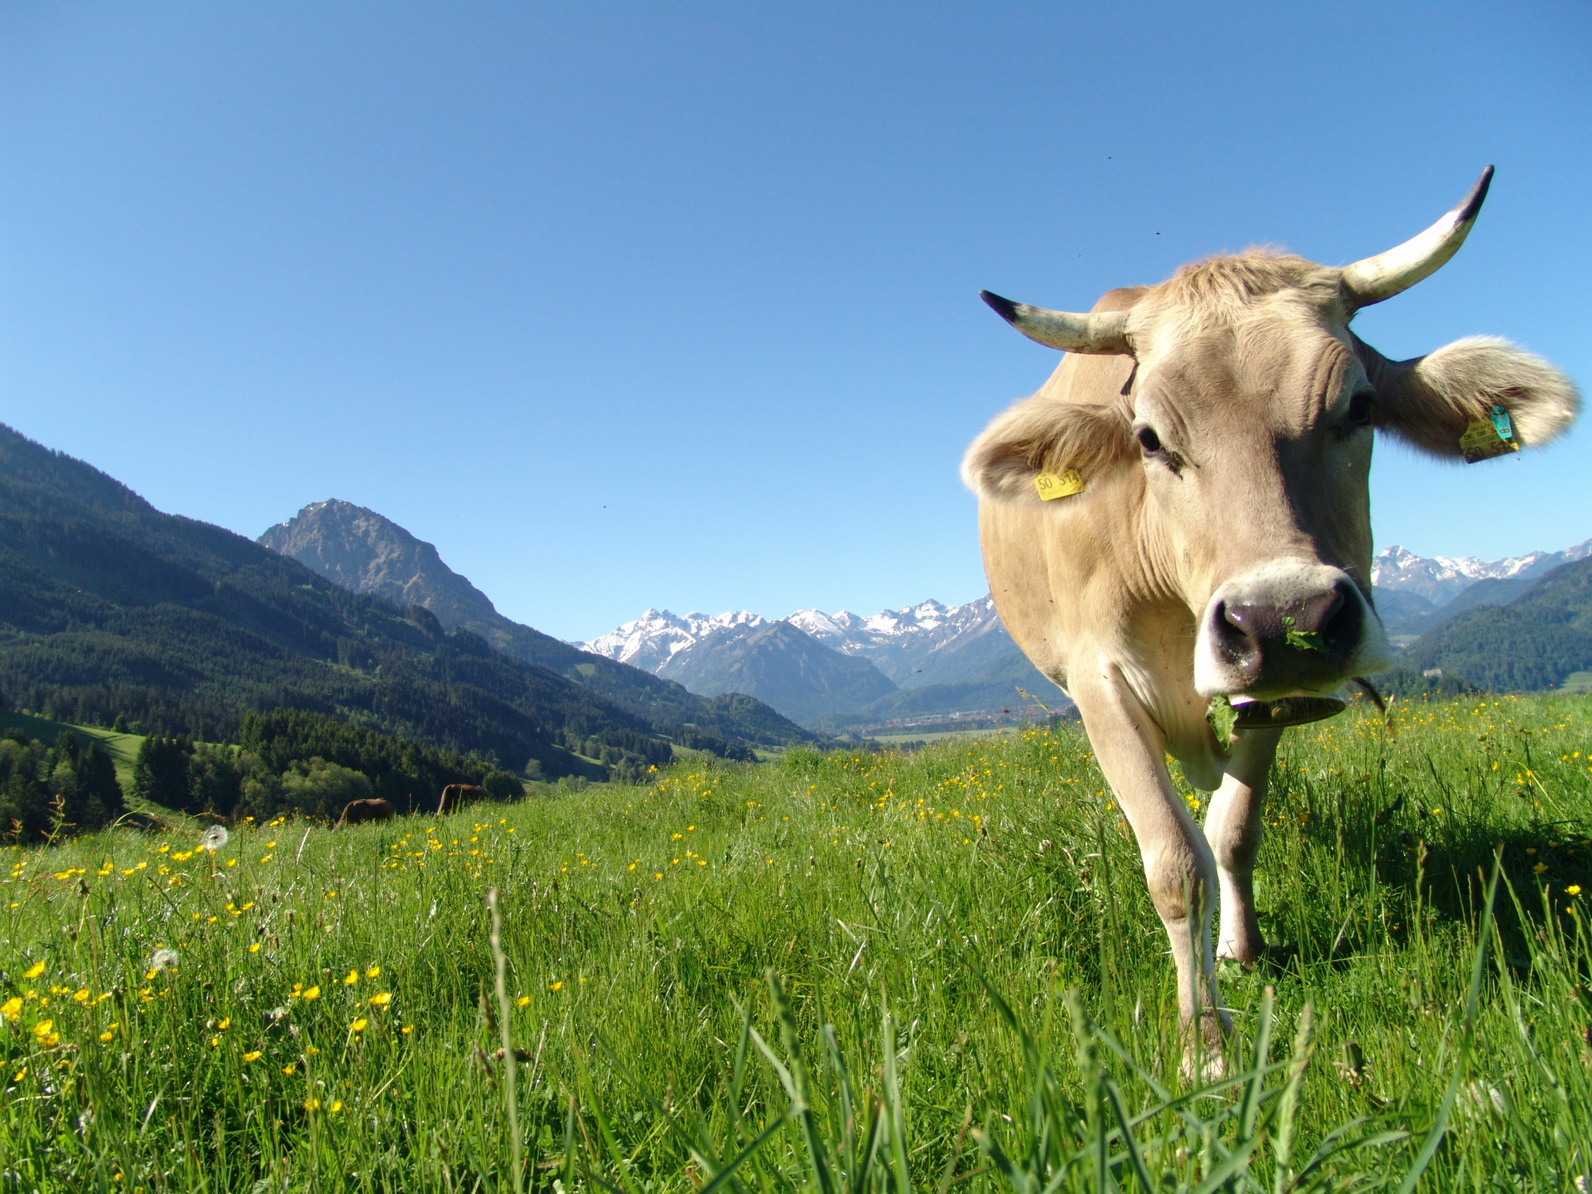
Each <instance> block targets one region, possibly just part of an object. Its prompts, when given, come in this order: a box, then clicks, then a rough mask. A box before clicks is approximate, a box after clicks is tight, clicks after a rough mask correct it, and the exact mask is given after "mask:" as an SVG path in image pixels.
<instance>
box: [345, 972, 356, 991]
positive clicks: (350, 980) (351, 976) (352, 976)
mask: <svg viewBox="0 0 1592 1194" xmlns="http://www.w3.org/2000/svg"><path fill="white" fill-rule="evenodd" d="M358 981H359V971H357V970H350V971H349V972H348V977H347V978H345V979H344V980H343V986H345V987H352V986H353V985H354V984H355V983H357V982H358Z"/></svg>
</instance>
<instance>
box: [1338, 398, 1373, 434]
mask: <svg viewBox="0 0 1592 1194" xmlns="http://www.w3.org/2000/svg"><path fill="white" fill-rule="evenodd" d="M1375 406H1376V394H1375V393H1374V392H1373V391H1371V390H1358V391H1356V392H1355V394H1354V396H1353V397H1351V398H1350V399H1349V409H1348V412H1347V413H1346V414H1345V415H1344V416H1343V426H1344V430H1346V431H1350V430H1354V429H1355V428H1359V427H1369V426H1370V425H1371V411H1372V409H1373V408H1374V407H1375Z"/></svg>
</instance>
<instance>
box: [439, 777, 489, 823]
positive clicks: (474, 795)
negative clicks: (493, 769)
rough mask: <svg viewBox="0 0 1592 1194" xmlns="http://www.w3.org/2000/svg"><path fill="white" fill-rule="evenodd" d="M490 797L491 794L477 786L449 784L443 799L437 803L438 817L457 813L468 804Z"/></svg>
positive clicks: (444, 791)
mask: <svg viewBox="0 0 1592 1194" xmlns="http://www.w3.org/2000/svg"><path fill="white" fill-rule="evenodd" d="M489 796H491V793H490V792H488V791H487V790H486V789H485V788H481V787H477V786H476V785H475V784H449V785H448V786H447V787H445V788H443V789H442V799H441V800H438V801H437V816H439V817H440V816H442V814H443V813H449V812H456V811H458V810H459V809H461V808H463V807H464V806H465V805H466V804H474V803H475V802H476V801H477V800H485V799H487V798H488V797H489Z"/></svg>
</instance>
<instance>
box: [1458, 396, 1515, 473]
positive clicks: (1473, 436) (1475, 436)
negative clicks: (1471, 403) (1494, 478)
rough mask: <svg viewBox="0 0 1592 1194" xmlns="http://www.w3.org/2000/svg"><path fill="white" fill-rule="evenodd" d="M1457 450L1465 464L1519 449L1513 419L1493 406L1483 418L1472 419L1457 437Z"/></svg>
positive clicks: (1503, 410)
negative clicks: (1462, 433) (1463, 458)
mask: <svg viewBox="0 0 1592 1194" xmlns="http://www.w3.org/2000/svg"><path fill="white" fill-rule="evenodd" d="M1459 451H1460V454H1461V455H1463V456H1464V457H1465V463H1466V464H1475V463H1476V462H1477V461H1478V460H1491V459H1492V458H1493V457H1494V456H1503V455H1506V454H1507V453H1509V452H1518V451H1520V440H1519V438H1518V437H1517V436H1516V435H1515V424H1514V420H1513V419H1511V418H1510V417H1509V412H1508V411H1507V410H1505V409H1504V408H1503V407H1501V406H1495V407H1493V408H1492V410H1490V411H1489V412H1488V413H1487V417H1486V418H1485V419H1472V420H1471V422H1470V424H1469V425H1468V426H1467V427H1466V428H1465V434H1464V435H1462V436H1460V437H1459Z"/></svg>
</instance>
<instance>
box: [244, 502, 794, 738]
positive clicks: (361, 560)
mask: <svg viewBox="0 0 1592 1194" xmlns="http://www.w3.org/2000/svg"><path fill="white" fill-rule="evenodd" d="M258 542H260V543H261V544H263V545H264V546H266V547H269V548H270V549H271V550H272V551H275V552H279V553H281V554H282V555H285V556H288V557H290V558H292V559H295V560H297V561H298V562H299V563H301V564H303V565H305V566H306V567H307V568H310V569H311V570H312V571H314V572H317V573H319V574H320V575H321V576H323V577H325V578H326V579H327V580H329V581H332V582H333V583H334V584H337V585H340V586H341V587H342V588H345V589H348V590H350V591H351V592H355V593H365V594H369V595H371V596H374V597H384V598H386V599H387V600H388V601H392V602H394V603H395V604H398V605H419V606H423V607H424V608H426V609H428V610H430V611H431V612H432V613H434V614H436V616H437V620H438V621H439V622H441V623H442V625H443V628H444V629H446V630H460V629H463V630H469V631H473V632H474V633H476V634H479V635H480V636H481V637H482V638H484V639H485V640H486V641H487V642H488V643H489V644H490V645H491V646H492V647H493V648H494V649H496V650H498V651H500V652H502V653H503V654H505V655H509V656H512V657H514V658H516V659H523V660H524V661H525V662H527V663H534V664H537V665H538V666H540V667H544V668H547V669H548V670H549V671H552V672H556V673H557V674H558V675H560V676H563V677H564V678H565V679H566V680H573V681H574V682H575V683H577V684H579V685H581V686H582V687H583V688H589V689H591V690H592V691H593V692H595V693H597V694H598V695H600V696H602V697H605V698H607V699H608V700H610V701H612V702H613V703H614V704H616V705H618V706H619V707H620V708H621V709H627V710H629V711H630V712H631V713H634V714H636V715H637V716H639V717H643V718H645V719H646V720H647V721H648V722H650V723H651V724H652V725H654V726H656V727H658V728H659V729H661V730H663V731H664V732H666V733H668V734H669V735H670V736H671V737H676V736H678V734H680V733H702V732H707V733H710V734H713V735H716V736H717V737H720V738H724V739H727V740H731V741H734V740H737V739H745V740H748V741H752V742H757V743H763V744H774V743H785V742H792V741H798V740H801V737H802V736H801V734H800V732H799V731H797V730H796V729H795V727H794V726H792V725H790V724H789V723H787V722H785V720H784V719H783V718H781V717H779V716H778V715H777V714H775V713H774V711H773V710H772V709H770V708H768V707H767V706H766V705H763V704H761V703H760V702H758V701H755V700H739V701H726V700H723V699H705V698H703V697H700V696H696V695H694V694H693V693H691V692H688V691H687V690H686V689H685V687H684V686H683V685H681V684H677V683H675V682H674V681H672V680H664V679H660V678H658V677H657V676H654V675H652V674H651V673H650V672H646V671H642V670H641V669H640V668H635V667H629V666H627V665H625V664H623V663H617V662H615V661H614V660H612V659H608V658H605V657H604V656H601V655H594V654H592V653H591V652H589V651H582V650H581V649H580V648H578V647H572V646H570V645H569V644H568V643H566V642H561V641H560V640H558V639H556V638H554V637H553V636H552V635H549V634H543V633H542V632H541V631H540V630H537V629H535V628H534V627H531V626H525V625H522V624H521V623H519V622H515V621H513V620H512V619H510V618H506V617H504V616H503V615H502V614H500V613H498V611H497V607H496V606H494V605H493V604H492V601H491V599H490V598H488V597H487V595H486V594H485V593H483V592H481V590H480V589H478V588H476V587H475V586H474V585H473V584H471V583H470V581H469V580H468V579H467V578H465V577H463V576H460V575H459V574H458V573H457V572H455V571H454V570H453V569H452V568H450V567H448V565H447V564H446V563H444V562H443V560H442V557H441V556H440V555H438V553H437V549H436V548H435V547H434V546H433V545H432V544H430V543H426V542H423V541H422V540H420V539H417V538H415V536H414V535H412V534H410V533H409V532H408V531H407V530H405V529H404V528H403V527H401V526H399V525H398V524H397V523H395V522H393V521H392V519H390V518H386V517H384V516H383V515H381V514H378V513H377V512H376V511H374V510H367V509H366V508H364V507H363V506H356V505H354V504H353V503H352V502H343V501H336V500H332V501H325V502H315V503H312V504H311V505H308V506H306V507H304V509H302V510H300V511H299V512H298V514H297V515H295V516H294V517H293V518H292V519H290V520H289V521H287V522H284V523H278V524H277V525H276V526H274V527H272V528H271V529H270V530H268V531H266V532H265V533H264V534H263V535H261V536H260V538H259V540H258ZM686 725H691V726H694V727H696V729H695V730H694V731H685V730H684V728H683V727H684V726H686Z"/></svg>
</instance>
